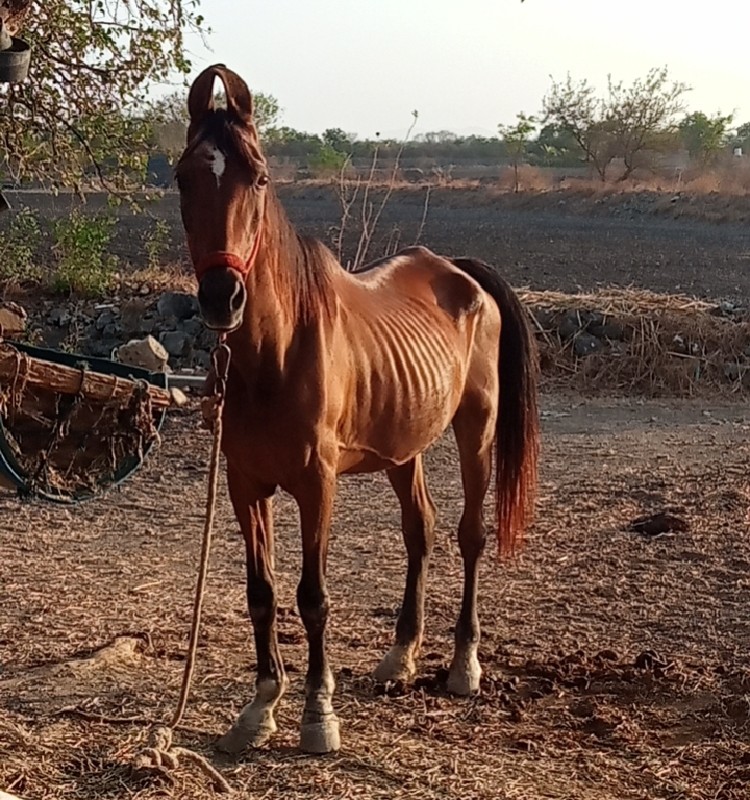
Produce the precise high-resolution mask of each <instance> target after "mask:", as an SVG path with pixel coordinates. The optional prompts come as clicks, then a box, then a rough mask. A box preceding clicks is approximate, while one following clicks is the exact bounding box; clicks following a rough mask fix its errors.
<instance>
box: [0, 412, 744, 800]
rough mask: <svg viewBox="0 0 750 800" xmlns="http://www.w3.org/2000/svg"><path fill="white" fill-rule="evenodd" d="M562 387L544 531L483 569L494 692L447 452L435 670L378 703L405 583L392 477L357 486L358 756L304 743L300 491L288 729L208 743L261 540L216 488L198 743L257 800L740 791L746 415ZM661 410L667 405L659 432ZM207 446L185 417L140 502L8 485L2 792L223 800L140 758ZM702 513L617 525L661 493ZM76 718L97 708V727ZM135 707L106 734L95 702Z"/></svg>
mask: <svg viewBox="0 0 750 800" xmlns="http://www.w3.org/2000/svg"><path fill="white" fill-rule="evenodd" d="M702 411H703V408H702V407H695V406H691V405H689V404H684V403H683V404H679V405H676V406H674V407H670V408H659V407H645V408H640V407H638V406H630V405H625V404H623V405H620V406H617V405H614V406H613V405H612V404H601V405H598V406H596V405H595V406H591V407H583V408H579V409H576V408H575V407H574V403H573V402H572V401H568V402H558V403H556V404H551V403H550V402H549V401H548V402H546V403H545V408H544V413H543V416H544V419H545V420H546V423H545V452H544V467H543V475H542V483H541V498H540V508H539V521H538V522H537V524H536V525H535V527H534V529H533V530H532V532H531V536H530V539H529V543H528V549H527V551H526V553H525V554H524V556H523V557H522V559H521V560H520V561H519V562H518V563H516V564H514V565H511V566H507V567H505V568H502V569H501V568H499V567H498V565H497V564H495V563H493V561H492V559H491V557H487V558H486V559H485V562H484V565H483V569H482V575H481V581H480V614H481V620H482V625H483V629H484V635H483V639H482V644H481V660H482V663H483V666H484V669H485V676H484V679H483V682H482V692H481V694H480V695H479V696H478V697H476V698H473V699H471V700H456V699H453V698H450V697H449V696H447V695H446V693H445V691H444V688H443V677H444V668H445V665H446V663H447V660H448V659H449V657H450V653H451V647H452V645H451V643H452V631H451V626H452V625H453V623H454V622H455V615H456V613H457V603H458V598H459V590H460V582H461V563H460V558H459V557H458V550H457V545H456V544H455V534H454V531H455V526H456V521H457V517H458V515H459V514H460V510H461V492H460V476H459V474H458V469H457V462H456V455H455V450H454V448H453V445H452V443H449V442H442V443H440V444H439V445H438V446H437V447H436V448H435V449H434V450H433V451H432V452H431V454H430V456H429V458H428V476H429V480H430V483H431V486H432V491H433V495H434V497H435V501H436V504H437V506H438V509H439V511H440V514H441V525H440V529H441V531H442V532H443V534H449V535H443V534H441V535H440V536H439V537H438V541H437V545H436V550H435V556H434V563H433V568H432V574H431V578H430V581H429V589H428V592H429V601H428V612H427V619H428V630H427V638H426V642H425V648H424V652H423V657H422V662H421V673H420V678H419V679H418V680H417V681H416V682H415V683H414V684H413V685H409V686H404V687H394V688H393V689H392V690H389V691H387V692H384V691H383V690H382V688H378V687H376V686H375V685H374V684H373V682H372V680H371V678H370V677H369V676H370V674H371V670H372V669H373V667H374V666H375V664H376V663H377V661H378V659H379V658H380V656H381V655H382V654H383V652H384V651H385V649H386V648H387V646H388V644H389V643H390V640H391V637H392V630H393V624H394V613H395V609H396V608H397V606H398V603H399V602H400V596H401V591H402V587H403V579H404V556H403V547H402V545H401V543H400V535H399V533H398V511H397V507H396V503H395V500H394V499H393V497H392V493H391V491H390V488H389V487H388V485H387V481H385V479H384V478H382V477H381V476H361V477H359V478H355V479H351V480H348V481H344V482H342V486H341V492H340V496H339V499H338V503H337V515H336V519H335V523H334V538H333V548H332V554H331V562H330V567H329V571H330V589H331V593H332V606H333V615H332V620H331V623H330V649H331V655H332V658H333V664H334V669H335V672H336V679H337V684H338V687H337V692H336V707H337V711H338V713H339V715H340V716H341V718H342V734H343V738H344V748H343V750H342V751H341V753H340V754H338V755H335V756H329V757H323V758H316V757H306V756H303V755H301V754H300V753H299V752H298V751H297V750H296V745H297V726H298V722H299V714H300V711H301V701H302V682H303V675H302V672H303V670H304V665H305V659H306V647H305V641H304V634H303V629H302V626H301V623H300V621H299V618H298V617H297V614H296V612H295V611H294V609H293V596H294V586H295V584H296V581H297V579H298V574H299V573H298V569H299V554H298V551H299V544H298V533H297V517H296V512H295V510H294V507H293V506H292V504H291V503H290V501H289V500H288V498H286V497H285V496H282V497H280V498H279V502H278V503H277V533H278V563H277V569H278V575H279V581H280V592H281V597H280V621H279V634H280V640H281V642H282V649H283V653H284V659H285V663H286V665H287V669H288V671H289V675H290V678H291V681H292V685H291V688H290V691H289V694H288V696H287V697H286V698H285V700H284V701H283V703H282V706H281V709H280V713H279V717H278V721H279V728H280V730H279V733H278V735H277V736H276V737H275V738H274V739H273V741H272V742H271V743H270V745H268V746H267V747H264V748H263V749H262V750H260V751H259V752H257V753H251V754H246V755H244V756H242V757H240V758H238V759H236V760H234V759H231V760H222V759H220V758H218V757H217V756H215V754H214V753H213V749H212V744H213V741H214V739H215V737H216V735H217V734H218V733H220V732H221V731H222V730H223V729H224V728H225V726H226V725H227V724H228V722H229V721H230V720H231V719H232V718H233V717H234V715H235V714H236V713H237V711H238V709H239V707H240V706H241V705H242V704H243V702H245V701H246V700H247V698H248V696H249V695H250V693H251V684H252V677H253V676H252V671H251V668H252V666H253V661H254V656H253V649H252V638H251V635H250V626H249V623H248V622H247V620H246V611H245V607H244V606H245V601H244V597H243V595H244V588H243V556H242V547H241V544H240V542H239V540H238V537H237V536H236V534H235V533H234V530H235V524H234V521H233V518H232V514H231V511H230V508H229V505H228V503H227V501H226V498H225V496H224V495H222V499H221V503H220V508H219V513H218V523H219V524H218V530H219V531H221V530H225V531H228V532H230V534H229V535H225V536H222V535H219V536H218V538H217V541H216V547H215V550H214V559H213V563H212V569H211V575H210V577H209V588H208V595H207V598H206V614H205V618H204V625H203V629H202V636H201V641H200V649H199V663H198V673H197V675H196V681H195V688H194V691H193V694H192V697H191V700H190V703H189V705H188V714H187V719H186V727H185V728H184V729H181V730H180V731H179V735H178V743H179V744H180V745H185V746H187V747H190V748H192V749H194V750H196V751H198V752H200V753H202V754H204V755H206V756H208V757H209V758H210V759H211V760H212V762H213V763H214V764H215V765H216V766H217V767H218V768H219V769H220V770H221V772H222V774H223V775H224V776H225V777H226V778H227V780H229V782H230V784H231V785H232V786H233V787H234V788H235V789H236V790H237V792H238V796H246V797H259V798H261V797H277V796H283V797H285V798H289V800H295V799H296V798H298V799H299V800H302V798H307V797H310V796H311V795H314V796H316V797H319V798H332V799H333V798H337V799H338V798H345V797H349V798H410V799H413V800H438V798H462V799H463V798H470V799H475V800H480V799H481V800H490V799H492V800H496V798H514V799H515V798H518V799H519V800H520V798H535V799H536V798H551V799H552V798H555V799H556V800H557V799H558V798H559V800H562V799H563V798H566V799H569V798H574V799H575V800H601V799H602V798H607V800H608V799H609V798H613V799H614V798H617V799H618V800H621V799H624V798H633V799H635V798H639V799H640V798H643V797H649V798H665V799H666V798H677V797H682V798H686V800H709V798H710V799H711V800H716V798H719V800H740V798H743V797H744V793H745V790H746V782H747V780H748V778H750V768H749V766H748V765H749V764H750V724H749V720H750V712H749V708H748V704H747V701H746V697H747V695H748V694H750V679H749V678H748V673H747V670H746V665H747V663H748V659H750V650H748V642H750V617H749V616H748V606H747V603H746V602H744V599H743V598H744V595H745V594H746V590H747V574H748V570H749V569H750V548H749V546H748V542H747V537H746V536H745V535H744V530H745V515H746V513H747V495H746V493H745V490H746V475H747V457H748V451H747V447H746V446H744V445H742V444H741V442H742V440H743V437H746V435H747V431H748V425H747V424H746V423H745V422H744V421H743V416H742V411H741V409H738V410H731V409H728V410H719V409H714V411H713V419H714V420H715V421H716V422H717V423H718V422H719V421H720V420H721V419H722V418H724V417H726V419H727V421H726V422H725V423H723V424H710V422H709V421H708V420H707V419H706V418H705V417H704V416H702V413H701V412H702ZM654 415H656V416H658V417H659V421H657V422H652V421H650V420H652V419H653V418H654ZM207 446H208V435H207V434H206V433H205V432H203V433H201V432H200V431H199V429H198V428H197V420H196V416H195V414H194V413H193V412H190V413H188V414H182V413H181V414H179V415H176V416H174V417H173V418H172V420H171V422H170V425H169V427H168V430H166V431H165V435H164V444H163V448H162V450H161V453H160V455H159V458H158V459H155V460H152V462H151V463H150V464H149V465H148V467H147V468H146V469H144V471H143V472H141V473H140V474H139V475H138V476H137V477H135V478H133V479H132V480H131V481H130V482H129V483H128V484H127V485H126V486H125V487H124V488H123V491H122V492H121V493H118V494H112V495H110V496H109V497H108V498H106V499H103V500H101V501H97V502H95V503H93V504H89V505H85V506H81V507H80V508H79V509H73V510H60V509H50V508H48V507H43V506H22V507H18V506H17V505H16V502H15V501H14V500H11V499H4V498H3V499H2V500H0V502H1V503H2V506H3V508H4V512H5V513H4V518H5V520H6V523H5V534H6V535H5V536H4V537H3V538H2V539H1V540H0V580H2V583H3V586H4V590H5V594H6V596H9V597H12V598H13V602H12V603H7V604H4V605H3V606H2V607H1V608H0V664H2V666H0V788H2V789H7V790H10V791H14V792H15V793H17V794H19V795H22V796H25V797H28V798H29V799H30V800H36V798H73V799H74V798H81V800H84V799H85V800H90V799H91V798H116V797H117V798H120V797H125V796H128V797H137V798H143V799H144V800H147V798H157V797H164V796H170V797H175V798H184V799H185V800H207V798H209V797H212V796H214V795H213V792H212V790H211V788H210V786H209V785H208V783H207V781H206V779H205V777H204V776H203V775H202V773H200V771H198V770H197V769H195V768H193V767H192V766H191V765H189V764H185V765H182V766H181V767H180V768H179V769H178V770H177V771H175V772H174V773H171V774H169V775H164V776H153V775H151V776H141V775H133V774H132V773H131V771H130V768H129V765H130V761H131V758H132V756H133V755H134V754H135V753H136V752H137V751H138V750H139V748H140V747H141V746H142V744H143V742H144V739H145V735H146V732H147V727H148V726H147V725H146V723H145V722H144V721H142V720H143V719H144V718H148V719H154V720H159V719H163V718H165V717H167V716H168V715H169V713H170V712H171V710H172V706H173V703H174V700H175V698H176V695H177V691H178V688H179V680H180V675H181V669H182V663H183V662H182V659H183V654H184V651H185V642H186V635H187V631H188V627H189V618H190V598H191V593H192V586H193V581H194V570H195V564H196V558H197V554H198V548H199V542H198V537H199V531H200V519H201V514H202V509H203V499H204V494H203V493H204V482H205V468H206V459H205V453H206V452H207ZM664 506H669V507H678V510H679V511H678V513H680V515H681V516H682V517H683V518H684V519H686V521H687V522H688V527H689V530H688V531H687V532H685V533H681V534H679V535H678V536H669V537H662V538H660V539H656V540H647V539H645V538H642V537H638V536H635V535H633V534H631V533H628V532H626V531H625V528H626V526H627V522H628V520H630V519H632V518H633V517H635V516H637V515H638V514H639V513H641V512H642V511H644V510H646V511H648V510H651V509H653V508H654V507H664ZM78 710H83V711H85V712H87V714H88V716H87V715H86V714H84V715H83V716H81V715H80V714H79V713H77V711H78ZM99 714H103V715H105V716H106V717H124V718H135V719H131V721H130V722H128V723H124V724H113V723H111V722H109V721H107V720H106V719H104V720H100V721H97V715H99Z"/></svg>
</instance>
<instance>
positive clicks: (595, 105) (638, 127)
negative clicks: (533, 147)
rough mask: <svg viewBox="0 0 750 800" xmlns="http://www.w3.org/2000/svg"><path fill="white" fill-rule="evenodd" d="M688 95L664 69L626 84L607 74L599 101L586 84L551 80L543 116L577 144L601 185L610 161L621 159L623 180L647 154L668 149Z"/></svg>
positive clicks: (592, 89)
mask: <svg viewBox="0 0 750 800" xmlns="http://www.w3.org/2000/svg"><path fill="white" fill-rule="evenodd" d="M687 91H688V87H687V86H686V85H685V84H683V83H679V82H670V81H669V79H668V70H667V68H666V67H664V68H662V69H652V70H650V71H649V72H648V74H647V75H646V77H645V78H639V79H636V80H635V81H634V82H633V83H632V84H631V85H630V86H625V85H624V84H623V83H622V81H619V82H614V81H613V80H612V78H611V76H610V77H608V80H607V94H606V96H605V97H597V96H596V94H595V91H594V88H593V87H592V86H590V85H589V84H588V83H587V82H586V81H585V80H583V81H579V82H573V80H572V79H571V77H570V75H568V77H567V79H566V81H565V82H564V83H558V82H556V81H553V83H552V88H551V89H550V91H549V93H548V94H547V96H546V97H545V98H544V112H545V115H546V120H547V121H548V122H552V123H553V124H554V125H556V126H557V127H558V128H560V129H561V130H564V131H567V132H568V133H569V134H570V135H571V136H572V137H573V138H574V139H575V140H576V142H577V143H578V145H579V147H580V148H581V150H582V151H583V153H584V157H585V160H586V161H587V162H589V163H591V164H592V166H593V167H594V168H595V169H596V171H597V174H598V175H599V177H600V178H601V180H602V181H604V180H606V173H607V167H608V166H609V165H610V163H611V162H612V160H613V159H614V158H622V159H623V162H624V165H625V169H624V172H623V174H622V175H621V176H620V180H625V179H627V178H629V177H630V175H631V174H632V173H633V170H635V169H636V168H637V167H638V166H639V163H640V162H639V159H640V158H641V157H642V156H643V154H644V153H645V152H646V151H649V150H663V149H664V148H665V146H668V145H669V143H670V142H671V140H672V136H673V134H674V131H675V130H676V125H675V117H676V116H677V114H679V112H680V111H682V109H683V104H682V97H683V95H684V94H685V92H687Z"/></svg>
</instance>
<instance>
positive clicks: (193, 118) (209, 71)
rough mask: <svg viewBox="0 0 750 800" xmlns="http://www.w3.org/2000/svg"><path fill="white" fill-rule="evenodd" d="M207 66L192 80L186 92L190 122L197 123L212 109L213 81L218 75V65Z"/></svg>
mask: <svg viewBox="0 0 750 800" xmlns="http://www.w3.org/2000/svg"><path fill="white" fill-rule="evenodd" d="M219 66H221V65H214V66H213V67H207V68H206V69H204V70H203V72H201V74H200V75H199V76H198V77H197V78H196V79H195V80H194V81H193V85H192V86H191V87H190V92H189V94H188V112H189V113H190V124H191V125H197V124H199V123H200V122H201V121H202V120H203V118H204V117H205V116H206V114H208V113H209V111H213V109H214V82H215V80H216V78H217V76H218V74H219V73H218V67H219Z"/></svg>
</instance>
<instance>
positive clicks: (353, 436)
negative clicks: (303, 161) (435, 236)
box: [176, 65, 538, 753]
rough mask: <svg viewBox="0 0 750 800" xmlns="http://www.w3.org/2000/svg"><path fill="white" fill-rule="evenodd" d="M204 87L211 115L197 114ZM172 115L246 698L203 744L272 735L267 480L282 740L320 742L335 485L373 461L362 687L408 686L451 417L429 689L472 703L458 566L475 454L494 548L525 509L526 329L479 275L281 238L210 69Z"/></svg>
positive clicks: (233, 101)
mask: <svg viewBox="0 0 750 800" xmlns="http://www.w3.org/2000/svg"><path fill="white" fill-rule="evenodd" d="M217 77H218V78H219V79H221V81H222V82H223V84H224V87H225V89H226V108H215V107H214V100H213V96H214V95H213V92H214V83H215V79H216V78H217ZM188 104H189V111H190V126H189V129H188V134H187V147H186V149H185V151H184V152H183V154H182V156H181V158H180V161H179V163H178V165H177V170H176V173H177V182H178V187H179V192H180V204H181V211H182V219H183V224H184V227H185V231H186V234H187V240H188V245H189V248H190V253H191V256H192V259H193V263H194V266H195V271H196V276H197V279H198V281H199V291H198V300H199V303H200V309H201V314H202V317H203V320H204V322H205V324H206V325H207V326H208V327H209V328H212V329H214V330H217V331H220V332H222V333H224V334H227V343H228V345H229V347H230V348H231V364H230V372H229V378H228V383H227V392H226V404H225V407H224V417H223V423H224V435H223V442H222V449H223V452H224V454H225V456H226V462H227V482H228V487H229V495H230V498H231V502H232V505H233V508H234V511H235V513H236V515H237V519H238V521H239V524H240V527H241V529H242V534H243V537H244V540H245V546H246V551H247V598H248V605H249V609H250V617H251V619H252V624H253V629H254V634H255V646H256V652H257V662H258V665H257V682H256V693H255V697H254V699H253V700H252V702H251V703H249V704H248V705H246V706H245V707H244V708H243V710H242V712H241V714H240V716H239V719H238V720H237V722H236V723H235V725H234V726H233V727H232V728H231V730H230V731H229V732H228V733H227V734H226V735H225V736H224V737H223V738H222V739H221V740H220V741H219V744H218V746H219V747H220V748H221V749H223V750H225V751H229V752H239V751H241V750H242V749H244V748H245V747H246V746H248V745H253V746H257V745H260V744H261V743H263V742H265V741H266V740H267V739H268V737H269V736H270V735H271V734H272V733H273V732H274V731H275V729H276V723H275V721H274V708H275V706H276V704H277V703H278V701H279V699H280V698H281V696H282V694H283V692H284V689H285V686H286V682H287V680H286V677H285V674H284V667H283V663H282V660H281V655H280V653H279V646H278V642H277V636H276V606H277V594H276V587H275V581H274V555H273V548H274V545H273V517H272V507H271V498H272V496H273V495H274V493H275V491H276V489H277V488H278V487H281V488H282V489H283V490H285V491H287V492H288V493H289V494H291V495H292V496H293V497H294V499H295V500H296V502H297V504H298V506H299V513H300V522H301V529H302V554H303V559H302V574H301V578H300V582H299V586H298V588H297V602H298V605H299V611H300V616H301V617H302V621H303V623H304V626H305V629H306V632H307V639H308V645H309V659H308V670H307V677H306V682H305V694H306V700H305V708H304V713H303V717H302V726H301V743H300V744H301V748H302V749H303V750H305V751H307V752H315V753H322V752H327V751H330V750H335V749H337V748H338V747H339V728H338V720H337V718H336V716H335V715H334V711H333V706H332V695H333V691H334V680H333V674H332V672H331V668H330V666H329V663H328V658H327V655H326V645H325V629H326V620H327V617H328V593H327V590H326V580H325V574H326V555H327V550H328V535H329V525H330V522H331V509H332V506H333V499H334V492H335V488H336V479H337V476H338V475H340V474H343V473H356V472H373V471H378V470H385V471H386V473H387V475H388V478H389V480H390V482H391V484H392V486H393V489H394V491H395V493H396V496H397V497H398V500H399V502H400V504H401V512H402V527H403V537H404V542H405V544H406V550H407V553H408V569H407V576H406V588H405V590H404V597H403V604H402V606H401V612H400V614H399V617H398V622H397V624H396V636H395V643H394V645H393V646H392V648H391V649H390V651H389V652H388V653H387V655H386V656H385V657H384V658H383V660H382V662H381V663H380V665H379V666H378V667H377V669H376V670H375V677H376V679H377V680H378V681H382V682H385V681H392V680H393V681H395V680H404V679H408V678H410V677H411V676H412V675H413V674H414V672H415V657H416V655H417V652H418V649H419V646H420V642H421V639H422V631H423V623H424V619H423V617H424V592H425V578H426V573H427V562H428V559H429V556H430V551H431V549H432V544H433V538H434V534H433V530H434V522H435V508H434V505H433V502H432V500H431V498H430V494H429V492H428V490H427V486H426V485H425V478H424V472H423V468H422V453H423V451H424V450H425V449H426V448H427V447H428V446H429V445H431V444H432V443H433V442H435V440H436V439H438V438H439V437H440V436H441V434H442V433H443V432H444V431H445V429H446V428H447V427H448V425H450V424H452V425H453V429H454V432H455V435H456V440H457V443H458V451H459V457H460V462H461V475H462V479H463V489H464V496H465V505H464V511H463V516H462V517H461V522H460V524H459V528H458V541H459V545H460V550H461V555H462V557H463V561H464V570H465V583H464V592H463V600H462V603H461V610H460V613H459V616H458V622H457V625H456V633H455V653H454V656H453V661H452V664H451V668H450V673H449V677H448V682H447V688H448V690H449V691H451V692H453V693H455V694H459V695H466V694H469V693H472V692H475V691H476V690H477V689H478V688H479V677H480V667H479V662H478V659H477V645H478V642H479V623H478V618H477V610H476V594H477V564H478V560H479V557H480V555H481V553H482V550H483V547H484V543H485V533H484V525H483V514H482V507H483V500H484V498H485V496H486V493H487V491H488V488H489V485H490V478H491V472H492V448H493V444H496V448H495V449H496V453H497V455H496V485H495V492H496V509H497V536H498V543H499V548H500V551H501V553H511V552H512V551H513V550H514V547H515V544H516V542H517V541H518V539H519V537H520V536H521V534H522V531H523V527H524V525H525V524H526V523H527V522H528V521H529V518H530V515H531V513H532V505H533V501H532V498H533V492H534V489H535V485H536V459H537V447H538V418H537V411H536V353H535V349H534V343H533V337H532V335H531V333H530V330H529V327H528V322H527V318H526V314H525V311H524V309H523V307H522V306H521V304H520V302H519V301H518V299H517V297H516V296H515V294H514V293H513V291H512V290H511V288H510V287H509V286H508V284H506V283H505V281H504V280H502V279H501V278H500V277H499V276H498V275H497V273H496V272H495V271H494V270H493V269H492V268H490V267H488V266H487V265H485V264H482V263H480V262H477V261H473V260H468V259H454V260H448V259H445V258H441V257H439V256H437V255H435V254H433V253H432V252H430V251H429V250H427V249H425V248H423V247H411V248H408V249H406V250H403V251H402V252H400V253H398V254H396V255H394V256H392V257H389V258H384V259H381V260H380V261H379V262H378V263H377V264H373V265H371V266H370V267H368V268H366V269H364V270H362V271H361V272H360V273H357V274H351V273H349V272H347V271H345V270H344V269H343V268H342V267H341V265H340V264H339V263H338V261H337V260H336V259H335V258H334V256H333V254H332V253H331V252H330V251H329V250H328V249H327V248H326V247H325V246H324V245H323V244H321V243H320V242H318V241H316V240H313V239H307V238H303V237H302V236H300V235H298V234H297V233H296V231H295V230H294V228H293V227H292V225H291V223H290V222H289V221H288V219H287V217H286V215H285V214H284V211H283V210H282V207H281V205H280V203H279V200H278V199H277V197H276V195H275V193H274V191H273V189H272V186H271V183H270V181H269V176H268V167H267V164H266V161H265V159H264V157H263V153H262V151H261V147H260V144H259V140H258V135H257V132H256V128H255V125H254V123H253V104H252V98H251V95H250V92H249V90H248V88H247V86H246V84H245V83H244V81H243V80H242V79H241V78H240V77H239V76H237V75H236V74H235V73H233V72H232V71H230V70H228V69H227V68H226V67H224V65H216V66H212V67H209V68H208V69H206V70H205V71H204V72H203V73H202V74H201V75H199V76H198V78H197V79H196V80H195V83H194V84H193V86H192V88H191V90H190V95H189V101H188ZM501 325H502V332H501ZM501 379H502V392H501V390H500V383H501Z"/></svg>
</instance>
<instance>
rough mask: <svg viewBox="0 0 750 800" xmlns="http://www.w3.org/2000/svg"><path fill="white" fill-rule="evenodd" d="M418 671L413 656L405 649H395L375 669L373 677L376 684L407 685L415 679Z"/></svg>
mask: <svg viewBox="0 0 750 800" xmlns="http://www.w3.org/2000/svg"><path fill="white" fill-rule="evenodd" d="M416 671H417V668H416V666H415V664H414V659H413V658H412V657H411V655H410V654H409V653H408V652H407V651H406V650H404V649H401V648H398V649H397V648H393V649H392V650H389V651H388V652H387V653H386V654H385V656H384V657H383V660H382V661H381V662H380V663H379V664H378V665H377V667H375V671H374V672H373V673H372V677H373V678H374V680H375V682H376V683H388V682H389V681H393V682H394V683H395V682H398V681H402V682H403V683H407V682H408V681H410V680H411V679H412V678H413V677H414V675H415V673H416Z"/></svg>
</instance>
